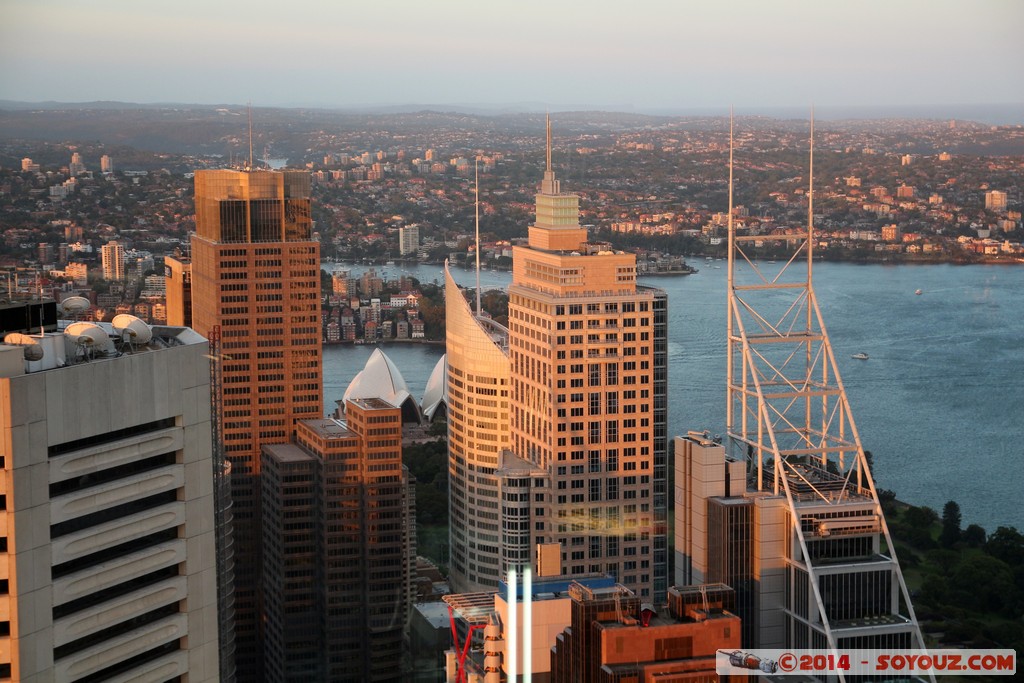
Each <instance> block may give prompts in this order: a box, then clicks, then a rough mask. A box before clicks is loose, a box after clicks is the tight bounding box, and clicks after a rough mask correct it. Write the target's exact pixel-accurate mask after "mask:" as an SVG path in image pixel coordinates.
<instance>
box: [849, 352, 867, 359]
mask: <svg viewBox="0 0 1024 683" xmlns="http://www.w3.org/2000/svg"><path fill="white" fill-rule="evenodd" d="M850 358H853V359H855V360H867V359H868V354H866V353H855V354H853V355H852V356H850Z"/></svg>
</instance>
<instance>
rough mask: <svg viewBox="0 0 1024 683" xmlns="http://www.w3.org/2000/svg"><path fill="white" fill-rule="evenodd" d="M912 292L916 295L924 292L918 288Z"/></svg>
mask: <svg viewBox="0 0 1024 683" xmlns="http://www.w3.org/2000/svg"><path fill="white" fill-rule="evenodd" d="M914 294H917V295H918V296H921V295H922V294H924V292H923V291H922V290H920V289H915V290H914Z"/></svg>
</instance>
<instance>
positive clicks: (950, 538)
mask: <svg viewBox="0 0 1024 683" xmlns="http://www.w3.org/2000/svg"><path fill="white" fill-rule="evenodd" d="M960 535H961V533H960V506H959V505H957V503H956V501H955V500H951V501H949V502H947V503H946V504H945V505H944V506H943V508H942V533H940V534H939V544H940V545H942V547H943V548H952V547H953V545H954V544H956V543H958V542H959V541H960Z"/></svg>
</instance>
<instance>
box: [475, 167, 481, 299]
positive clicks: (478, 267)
mask: <svg viewBox="0 0 1024 683" xmlns="http://www.w3.org/2000/svg"><path fill="white" fill-rule="evenodd" d="M475 194H476V202H475V208H476V314H477V316H479V315H480V155H479V154H477V155H476V190H475Z"/></svg>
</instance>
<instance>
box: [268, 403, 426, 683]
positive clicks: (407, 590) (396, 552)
mask: <svg viewBox="0 0 1024 683" xmlns="http://www.w3.org/2000/svg"><path fill="white" fill-rule="evenodd" d="M401 444H402V411H401V408H399V407H398V406H395V405H393V404H391V403H389V402H387V401H385V400H382V399H378V398H367V399H355V400H350V401H347V402H346V409H345V421H344V422H342V421H340V420H331V419H324V420H305V421H302V422H299V424H298V433H297V436H296V439H295V444H271V445H265V446H264V447H263V476H262V488H263V501H262V513H263V539H264V567H265V569H264V575H263V589H264V595H265V607H266V609H265V614H266V624H267V627H266V628H267V632H266V636H265V650H264V659H265V663H266V665H265V666H266V678H267V680H268V681H286V680H294V681H299V680H302V681H307V680H321V681H342V680H359V681H394V680H399V679H400V677H401V674H402V670H401V659H402V637H403V630H404V627H405V624H406V622H407V619H408V616H409V611H410V609H411V606H412V598H413V586H412V576H413V574H414V568H415V559H416V541H415V507H414V496H413V488H412V482H411V479H410V477H409V472H408V470H407V469H406V468H405V467H404V466H403V465H402V445H401Z"/></svg>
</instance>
